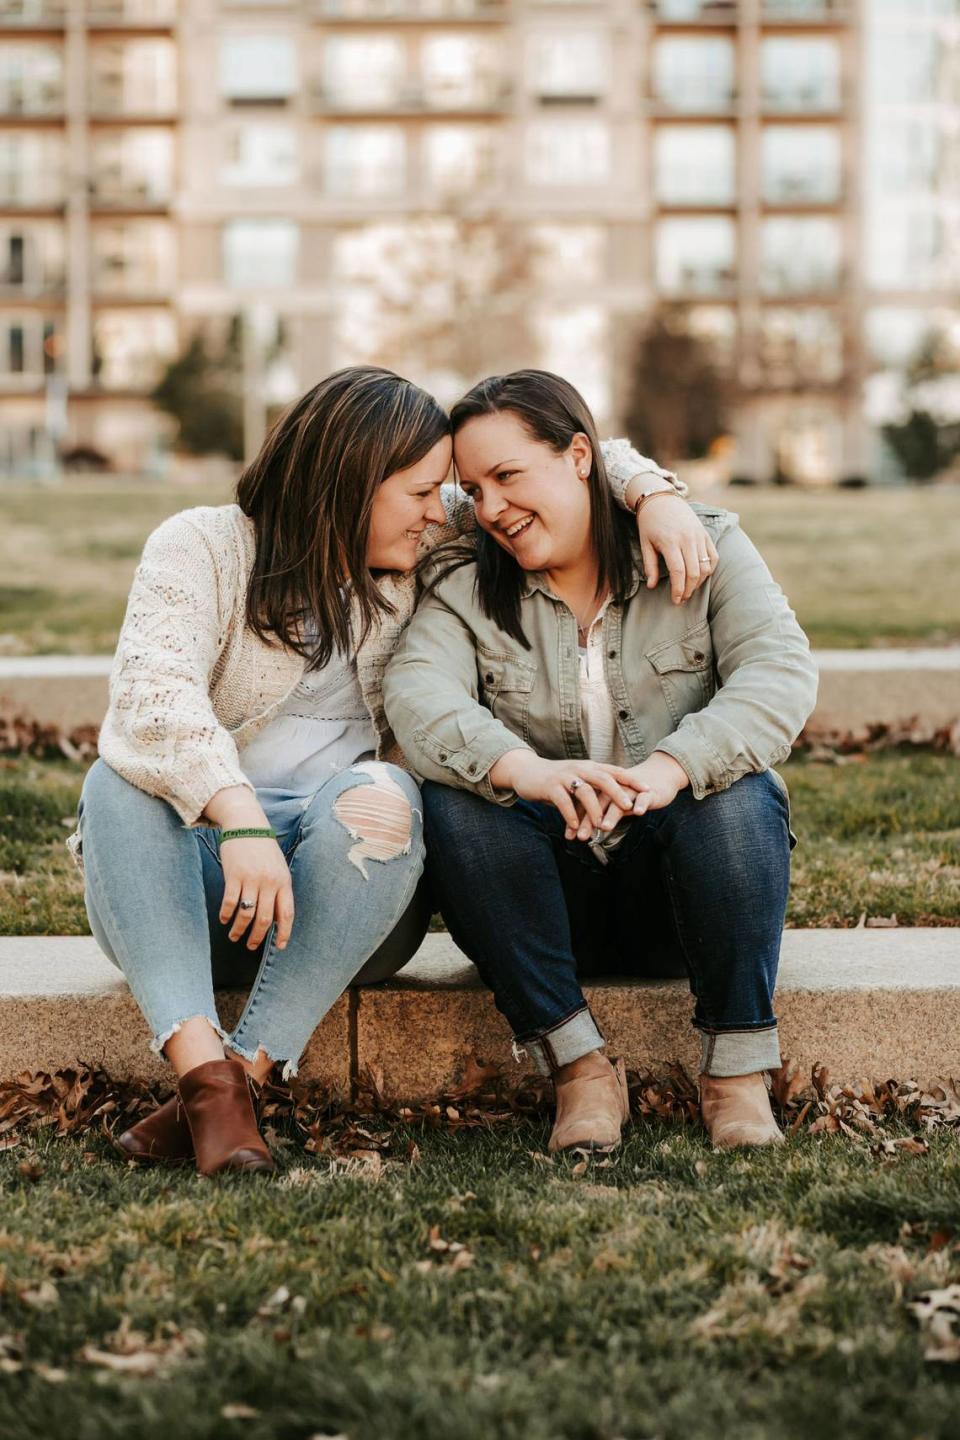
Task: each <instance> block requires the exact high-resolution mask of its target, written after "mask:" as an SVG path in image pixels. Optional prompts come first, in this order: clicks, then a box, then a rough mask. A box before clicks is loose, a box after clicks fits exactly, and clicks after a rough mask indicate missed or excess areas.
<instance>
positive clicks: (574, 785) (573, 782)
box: [569, 780, 583, 795]
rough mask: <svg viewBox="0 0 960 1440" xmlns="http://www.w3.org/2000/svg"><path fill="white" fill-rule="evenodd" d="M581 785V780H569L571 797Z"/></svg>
mask: <svg viewBox="0 0 960 1440" xmlns="http://www.w3.org/2000/svg"><path fill="white" fill-rule="evenodd" d="M582 784H583V781H582V780H571V781H570V787H569V788H570V794H571V795H575V794H576V793H577V791H578V790H579V789H580V786H581V785H582Z"/></svg>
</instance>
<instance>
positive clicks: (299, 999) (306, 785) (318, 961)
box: [67, 368, 715, 1174]
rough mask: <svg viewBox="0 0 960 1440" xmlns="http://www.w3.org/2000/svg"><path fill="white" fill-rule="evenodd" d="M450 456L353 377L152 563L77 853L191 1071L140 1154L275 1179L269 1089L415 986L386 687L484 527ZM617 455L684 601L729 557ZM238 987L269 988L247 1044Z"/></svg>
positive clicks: (410, 415)
mask: <svg viewBox="0 0 960 1440" xmlns="http://www.w3.org/2000/svg"><path fill="white" fill-rule="evenodd" d="M451 453H452V451H451V440H450V434H449V421H448V418H447V416H446V414H445V413H444V411H443V410H442V409H441V408H440V407H439V406H438V405H437V403H436V402H435V401H434V400H433V399H432V397H430V396H429V395H427V394H425V393H424V392H423V391H421V390H419V389H417V388H416V387H415V386H414V385H411V384H410V383H409V382H407V381H404V380H401V379H400V378H399V377H397V376H395V375H393V374H391V373H390V372H388V371H385V370H380V369H376V368H357V369H350V370H343V371H340V372H338V373H337V374H335V375H332V376H330V377H329V378H328V379H326V380H324V381H322V382H321V383H320V384H319V385H317V386H316V387H315V388H314V389H313V390H311V391H310V392H308V394H306V395H305V396H304V397H303V398H302V399H301V400H299V401H298V402H297V403H296V404H295V405H294V406H293V407H292V408H291V409H290V410H289V412H288V413H287V414H286V415H285V416H284V417H283V418H282V419H281V420H280V421H279V422H278V424H277V425H276V427H275V428H274V430H273V431H272V432H271V434H270V436H269V437H268V439H267V441H266V443H265V445H264V447H263V450H262V451H261V453H260V455H259V456H258V457H257V459H256V460H255V461H254V462H253V464H252V465H251V466H250V467H248V469H247V470H246V471H245V473H244V474H243V475H242V477H241V479H240V481H239V484H238V487H237V503H236V504H232V505H223V506H213V507H208V506H201V507H197V508H195V509H190V510H184V511H181V512H180V513H179V514H176V515H173V516H171V517H170V518H169V519H168V520H166V521H164V523H163V524H162V525H160V526H159V527H158V529H156V530H155V531H154V532H153V534H152V535H151V536H150V537H149V538H148V540H147V542H146V545H145V547H144V551H143V555H142V558H141V561H140V564H139V566H138V568H137V571H136V575H135V577H134V581H133V585H132V588H131V591H130V597H129V601H128V606H127V612H126V617H125V619H124V623H123V628H122V630H121V634H120V639H119V642H118V645H117V651H116V656H115V659H114V663H113V668H112V671H111V676H110V704H109V708H108V711H107V715H106V717H105V719H104V722H103V727H102V729H101V734H100V744H99V750H100V758H99V759H98V760H97V761H95V763H94V764H93V766H92V767H91V769H90V771H89V772H88V774H87V777H86V779H85V782H84V786H83V792H82V795H81V800H80V806H79V824H78V829H77V831H76V832H75V834H74V835H72V836H71V837H70V839H69V840H68V842H67V843H68V845H69V847H70V850H71V852H72V854H73V856H74V858H75V860H76V861H77V863H78V865H79V866H80V867H81V869H82V871H83V873H84V877H85V901H86V908H87V914H88V917H89V920H90V926H91V929H92V931H93V934H94V936H95V937H96V939H97V941H98V943H99V945H100V946H101V948H102V949H103V950H104V953H105V954H106V955H107V956H108V957H109V958H110V959H111V960H112V961H113V962H114V963H115V964H116V965H118V966H119V967H120V968H121V969H122V970H123V972H124V974H125V975H126V977H127V980H128V982H129V984H130V988H131V990H132V991H133V994H134V997H135V999H136V1000H137V1003H138V1005H139V1006H140V1009H141V1010H142V1012H143V1014H144V1016H145V1018H146V1020H147V1023H148V1026H149V1027H150V1030H151V1032H152V1035H153V1040H152V1047H153V1049H154V1050H155V1051H158V1052H162V1053H164V1054H165V1055H166V1057H167V1059H168V1060H169V1061H170V1063H171V1064H172V1065H173V1067H174V1069H175V1070H176V1072H177V1075H178V1087H177V1093H176V1094H175V1095H174V1097H173V1098H172V1099H171V1100H170V1101H168V1102H167V1104H166V1105H164V1106H162V1107H161V1108H160V1109H159V1110H158V1111H156V1112H155V1113H154V1114H152V1115H151V1116H149V1117H148V1118H147V1119H146V1120H144V1121H141V1122H140V1123H139V1124H138V1125H136V1126H134V1128H133V1129H132V1130H130V1131H128V1132H127V1133H126V1134H125V1135H124V1136H122V1137H121V1142H120V1143H121V1144H122V1146H123V1147H124V1149H125V1150H126V1151H127V1152H128V1153H129V1154H130V1155H132V1156H135V1157H137V1158H142V1159H155V1160H160V1159H163V1160H187V1159H189V1158H191V1157H193V1158H195V1160H196V1164H197V1167H198V1169H199V1170H200V1171H201V1173H204V1174H213V1173H215V1172H217V1171H220V1170H225V1169H243V1170H270V1169H272V1168H273V1161H272V1159H271V1157H270V1153H269V1151H268V1150H267V1148H266V1146H265V1145H264V1143H263V1140H262V1139H261V1137H260V1134H259V1130H258V1127H257V1122H256V1117H255V1113H254V1109H253V1103H252V1098H251V1091H250V1085H249V1080H250V1079H253V1080H254V1081H256V1082H260V1081H262V1080H263V1079H264V1078H265V1077H266V1075H267V1074H268V1072H269V1070H270V1068H271V1066H272V1065H273V1064H274V1062H281V1063H282V1064H283V1074H284V1077H288V1076H290V1075H291V1074H295V1073H296V1066H297V1061H298V1059H299V1056H300V1054H301V1052H302V1050H303V1049H304V1047H305V1045H306V1043H307V1040H308V1039H309V1037H310V1035H311V1033H312V1031H313V1030H314V1028H315V1027H316V1025H317V1024H318V1023H319V1021H320V1020H321V1019H322V1017H323V1015H324V1014H325V1013H326V1012H327V1010H328V1009H329V1008H330V1006H331V1005H332V1004H333V1003H334V1002H335V1001H336V999H337V998H338V997H339V995H340V994H342V992H343V990H344V989H345V988H346V987H347V986H348V985H349V984H350V983H351V982H354V981H355V980H358V979H360V980H367V981H370V980H375V979H383V978H384V977H385V976H387V975H389V974H392V973H394V972H395V971H396V970H397V969H399V968H400V966H401V965H403V964H404V963H405V962H406V961H407V960H408V959H409V958H410V956H411V955H412V954H413V953H414V951H415V950H416V948H417V946H418V945H419V943H420V941H421V939H422V937H423V933H424V930H425V928H426V923H427V920H428V917H429V904H428V903H427V902H426V900H425V896H424V894H423V887H422V886H420V884H419V882H420V877H421V874H422V870H423V840H422V829H423V825H422V814H421V810H420V799H419V789H418V785H417V781H416V779H415V777H414V776H413V775H412V774H411V773H410V770H409V767H408V766H407V765H406V762H405V761H404V757H403V755H402V753H401V752H400V751H399V749H398V747H397V744H396V741H395V739H394V737H393V734H392V733H391V731H390V727H389V725H388V723H387V720H386V717H385V715H384V709H383V696H382V676H383V671H384V667H385V665H386V663H387V661H388V660H389V658H390V657H391V655H392V654H393V653H394V650H395V648H396V646H397V643H398V641H399V638H400V636H401V634H402V632H403V630H404V627H405V626H406V624H407V622H408V621H409V619H410V617H411V615H412V614H413V610H414V606H415V603H416V599H417V581H416V574H415V572H416V566H417V563H418V561H419V560H420V559H421V558H422V557H423V556H424V555H425V554H426V553H427V552H428V551H429V550H430V549H431V548H432V547H433V546H435V545H436V544H437V543H438V542H439V541H442V540H444V539H449V538H451V536H453V535H457V534H463V533H465V532H466V531H468V530H470V529H472V526H473V512H472V507H471V505H470V503H469V501H467V500H466V499H465V497H463V496H462V495H461V494H459V493H458V492H457V491H455V490H454V489H453V488H452V487H447V486H445V485H444V482H445V481H446V479H447V476H448V472H449V470H450V464H451ZM603 458H604V461H605V465H606V471H607V477H608V481H609V483H610V485H611V488H612V490H613V492H614V494H615V495H616V497H617V499H618V500H619V501H620V503H621V504H623V505H624V506H626V507H627V508H629V507H630V505H631V504H637V508H638V511H639V512H640V513H639V515H638V523H639V527H640V536H641V543H642V545H643V546H644V548H645V553H646V554H647V556H648V558H649V559H651V560H653V559H654V557H655V554H656V553H657V552H658V553H659V554H662V555H663V557H664V559H665V561H666V562H667V563H668V565H669V568H670V572H671V580H672V584H673V587H674V595H675V598H676V599H677V601H678V603H679V602H680V601H681V600H682V599H684V598H686V597H688V596H689V594H691V593H692V591H693V590H694V589H695V588H696V587H697V585H699V584H700V583H702V581H703V580H705V579H706V577H707V575H708V574H709V572H710V570H711V568H712V566H713V563H714V561H715V552H714V551H713V547H712V544H711V543H710V542H709V540H708V539H707V538H706V535H705V532H704V530H703V529H702V527H701V525H700V523H699V521H698V520H697V519H696V517H695V515H694V513H693V512H692V510H690V509H689V507H688V506H686V505H675V504H671V505H666V504H663V503H661V502H657V503H652V504H650V505H647V504H646V503H645V500H644V501H643V503H639V501H640V498H641V497H645V496H648V495H650V496H652V495H653V493H654V492H656V491H663V493H665V494H671V495H673V496H674V497H676V496H677V495H678V494H681V493H682V487H681V486H680V485H679V483H678V482H676V480H675V479H674V477H672V476H670V475H669V474H668V473H667V472H664V471H661V470H660V469H659V468H658V467H657V466H655V465H654V464H653V463H652V462H650V461H645V460H643V459H642V457H640V456H639V455H637V454H636V452H635V451H633V450H632V449H631V448H630V446H629V444H628V442H626V441H619V440H617V441H608V442H606V444H605V446H604V447H603ZM650 568H651V567H649V566H648V573H649V572H650ZM652 569H653V572H654V580H655V579H656V569H657V566H656V564H654V565H653V566H652ZM612 783H613V782H612V781H611V784H612ZM225 984H228V985H231V986H237V985H249V986H250V994H249V998H248V1000H247V1003H246V1006H245V1008H244V1011H243V1014H242V1015H241V1017H240V1019H239V1021H238V1023H237V1025H236V1026H235V1027H234V1029H233V1031H232V1032H231V1033H229V1034H228V1033H227V1031H226V1030H225V1029H224V1028H223V1026H222V1025H221V1022H220V1018H219V1016H218V1013H217V1008H216V1003H215V999H214V989H215V987H216V986H222V985H225Z"/></svg>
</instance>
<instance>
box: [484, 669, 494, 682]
mask: <svg viewBox="0 0 960 1440" xmlns="http://www.w3.org/2000/svg"><path fill="white" fill-rule="evenodd" d="M483 679H484V684H486V685H492V684H493V672H492V671H491V670H488V671H487V673H486V675H484V677H483Z"/></svg>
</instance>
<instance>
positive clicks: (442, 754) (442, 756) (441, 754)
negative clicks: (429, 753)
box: [440, 750, 447, 760]
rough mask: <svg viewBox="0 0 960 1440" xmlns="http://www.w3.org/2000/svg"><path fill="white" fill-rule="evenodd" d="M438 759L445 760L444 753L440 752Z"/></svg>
mask: <svg viewBox="0 0 960 1440" xmlns="http://www.w3.org/2000/svg"><path fill="white" fill-rule="evenodd" d="M440 759H441V760H446V759H447V756H446V755H445V754H444V752H443V751H442V750H441V751H440Z"/></svg>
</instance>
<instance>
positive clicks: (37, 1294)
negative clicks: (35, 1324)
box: [19, 1280, 60, 1310]
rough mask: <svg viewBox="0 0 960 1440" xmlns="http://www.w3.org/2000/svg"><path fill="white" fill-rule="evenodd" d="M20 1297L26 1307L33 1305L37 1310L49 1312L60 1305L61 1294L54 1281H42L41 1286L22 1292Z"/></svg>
mask: <svg viewBox="0 0 960 1440" xmlns="http://www.w3.org/2000/svg"><path fill="white" fill-rule="evenodd" d="M19 1296H20V1299H21V1300H22V1301H23V1303H24V1305H31V1306H33V1308H34V1309H35V1310H49V1309H50V1308H51V1307H52V1306H54V1305H59V1303H60V1292H59V1291H58V1289H57V1287H56V1285H54V1283H53V1281H52V1280H41V1282H40V1284H39V1285H36V1286H32V1287H31V1288H29V1289H27V1290H21V1291H20V1292H19Z"/></svg>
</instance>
